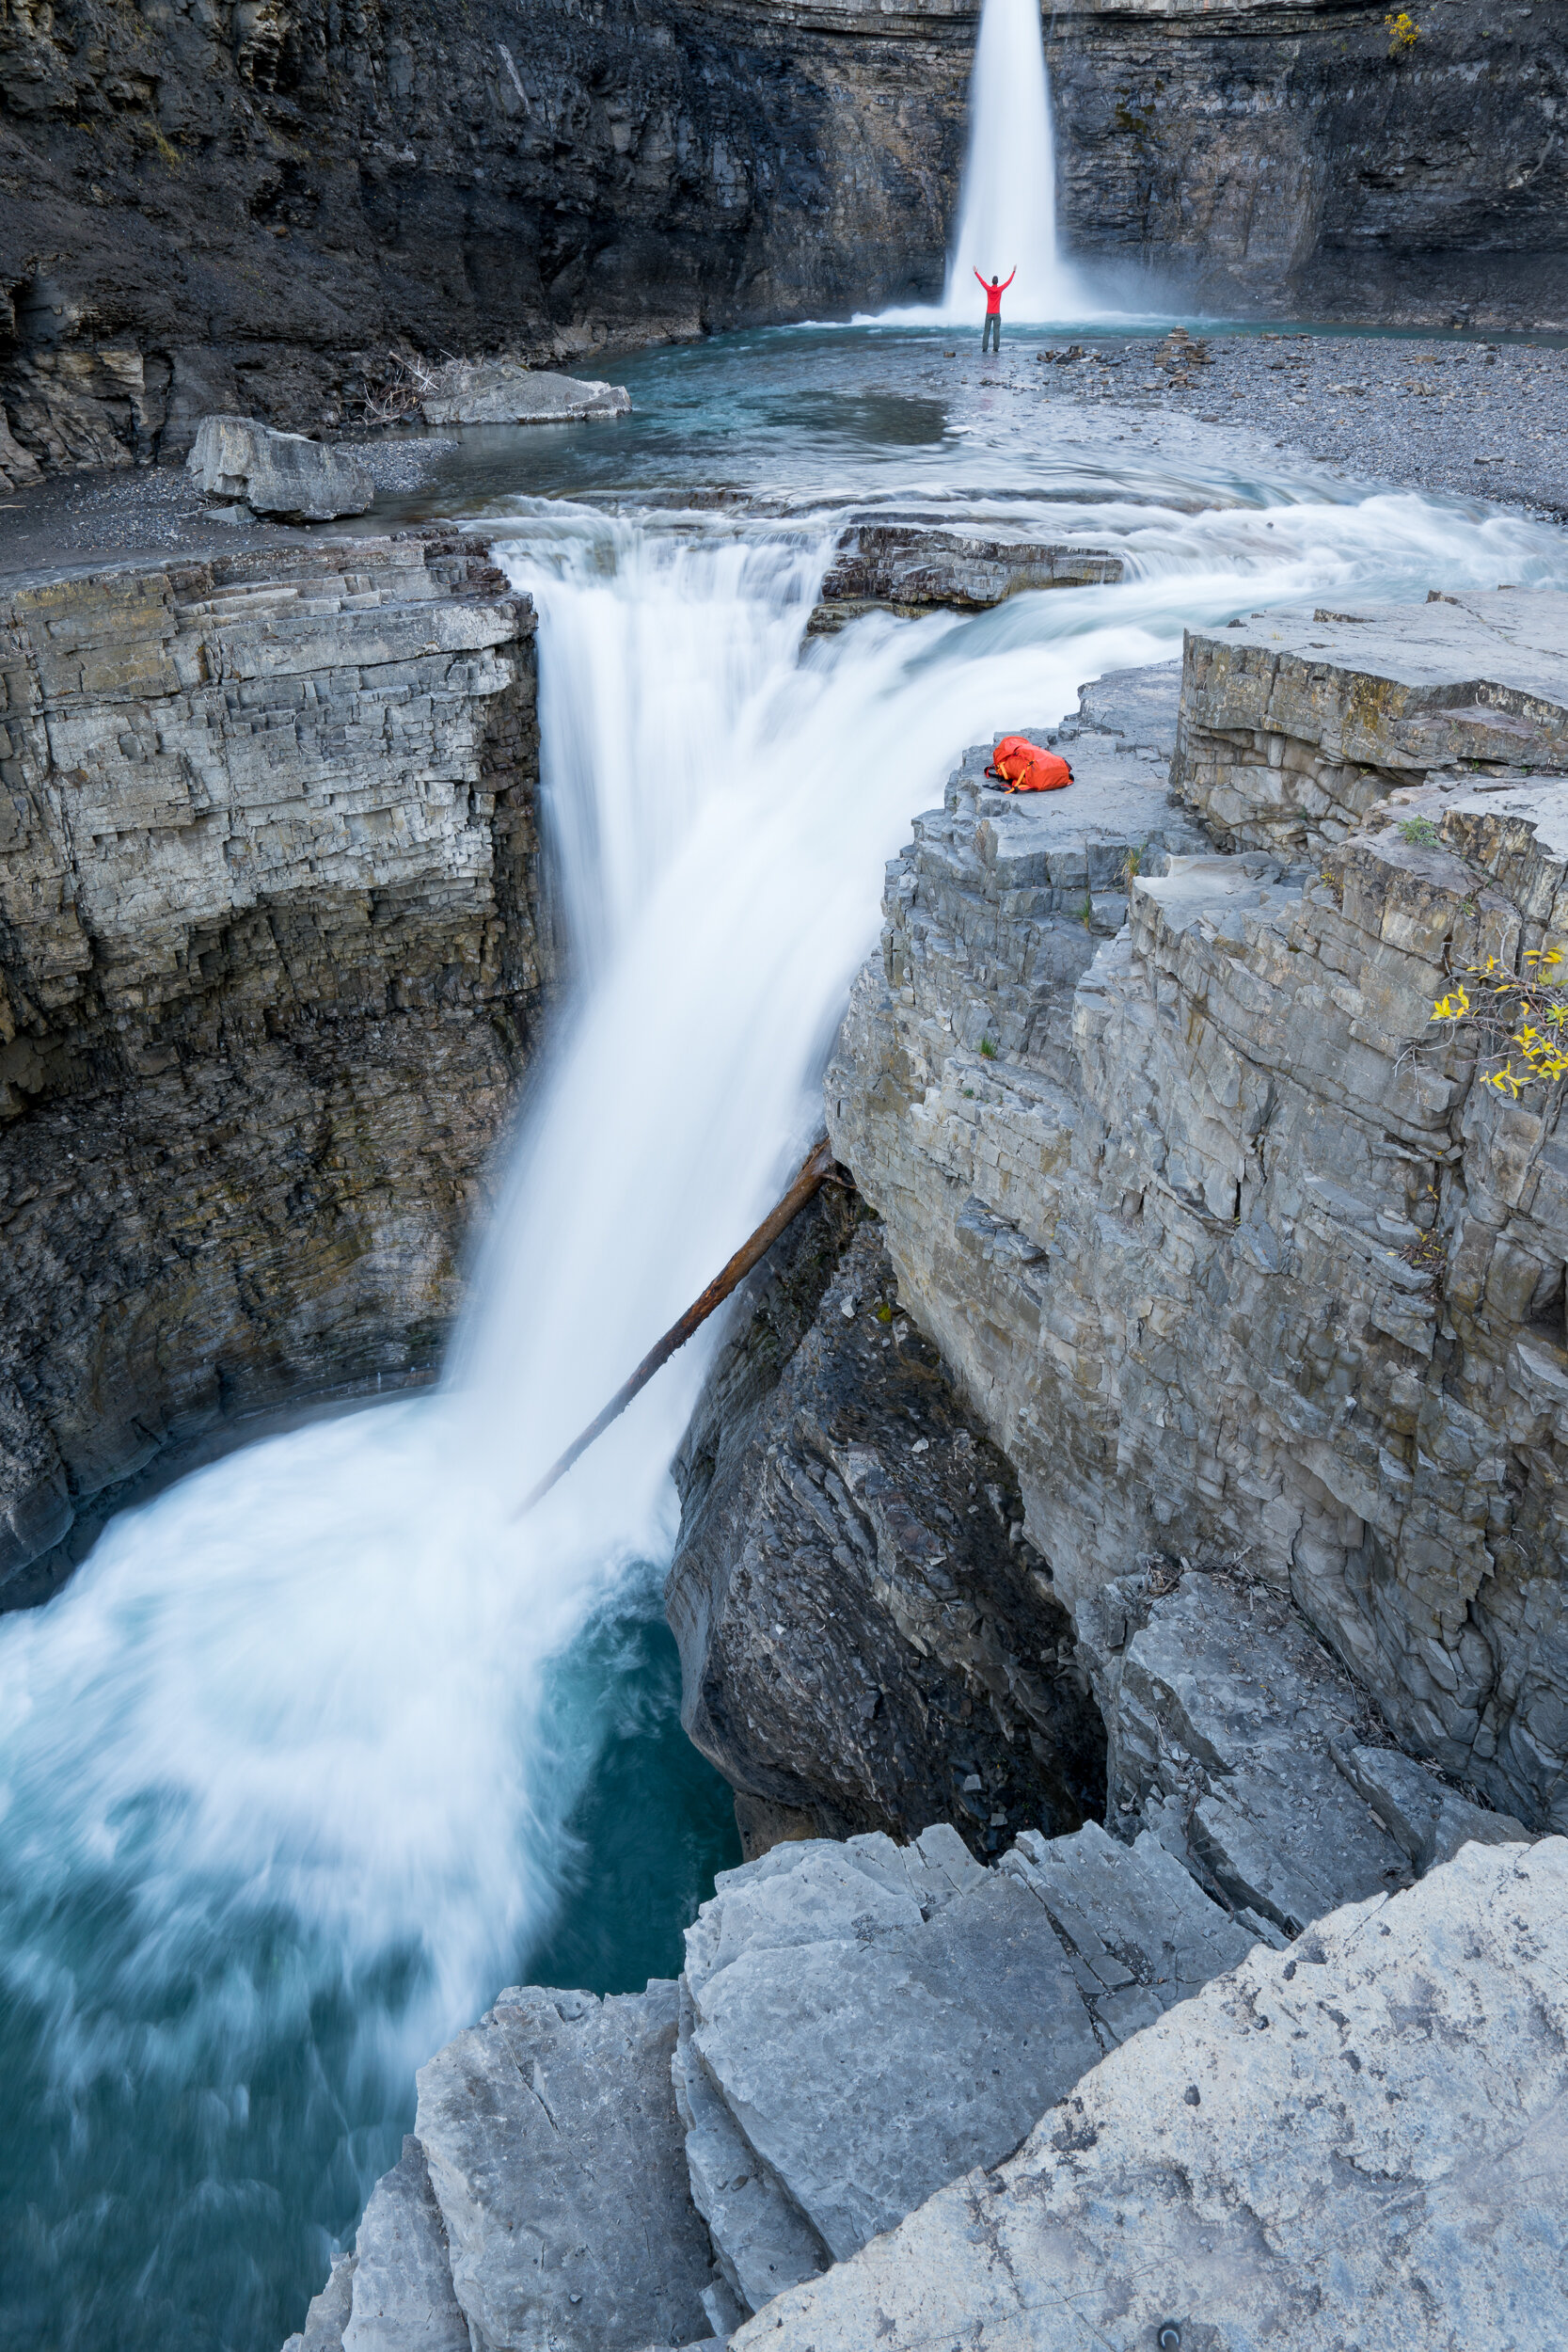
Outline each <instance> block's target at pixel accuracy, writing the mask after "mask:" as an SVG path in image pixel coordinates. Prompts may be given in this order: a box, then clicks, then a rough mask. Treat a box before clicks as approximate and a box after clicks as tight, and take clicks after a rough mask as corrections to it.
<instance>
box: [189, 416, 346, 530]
mask: <svg viewBox="0 0 1568 2352" xmlns="http://www.w3.org/2000/svg"><path fill="white" fill-rule="evenodd" d="M185 464H186V466H187V467H188V468H189V469H190V471H191V472H192V473H194V474H195V475H196V476H197V477H198V480H199V482H200V484H201V487H202V489H203V490H204V491H205V492H206V494H207V496H208V497H209V498H214V499H243V500H244V501H245V504H246V505H247V506H248V507H249V508H250V509H251V511H252V513H253V514H257V515H276V516H280V517H281V518H282V519H283V520H285V521H288V522H305V523H320V522H330V521H331V520H332V519H333V518H334V516H339V515H363V514H364V513H365V511H366V509H367V508H368V507H369V506H370V505H371V503H372V501H373V499H374V497H375V485H374V484H373V483H372V480H371V478H370V475H369V474H368V473H367V472H366V471H365V469H364V467H363V466H361V465H357V464H356V462H355V460H354V459H353V458H352V457H345V456H344V455H343V454H342V453H341V451H339V450H335V449H327V448H325V446H324V444H323V443H322V442H320V441H311V440H307V438H306V437H305V436H304V434H303V433H274V432H273V431H271V429H270V428H269V427H268V426H266V425H264V424H258V423H257V421H256V420H255V418H254V417H203V418H202V420H201V422H200V424H199V425H198V428H197V436H196V439H195V441H194V442H193V444H192V446H191V453H190V455H189V456H188V457H187V458H186V460H185Z"/></svg>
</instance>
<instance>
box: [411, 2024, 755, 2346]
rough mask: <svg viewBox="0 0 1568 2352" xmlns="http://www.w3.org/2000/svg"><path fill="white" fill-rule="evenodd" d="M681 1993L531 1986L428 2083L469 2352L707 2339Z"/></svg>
mask: <svg viewBox="0 0 1568 2352" xmlns="http://www.w3.org/2000/svg"><path fill="white" fill-rule="evenodd" d="M676 2016H677V1993H676V1988H675V1986H674V1985H673V1984H670V1983H661V1982H658V1981H657V1980H656V1981H655V1982H654V1983H652V1984H650V1985H649V1987H648V1989H647V1991H646V1992H645V1993H642V1994H630V1995H626V1996H612V1997H611V1998H610V1999H607V2000H604V2001H598V2000H595V1999H594V1997H593V1996H592V1995H591V1994H584V1993H559V1992H547V1991H544V1990H542V1989H539V1988H536V1987H531V1986H530V1987H525V1988H523V1989H521V1990H514V1991H512V1992H509V1993H505V1994H502V1995H501V1997H500V1998H499V2000H498V2001H497V2003H496V2005H495V2008H494V2009H493V2010H490V2011H489V2012H488V2013H487V2014H486V2016H485V2017H484V2018H483V2020H482V2021H481V2023H480V2024H479V2025H478V2026H474V2027H472V2028H471V2029H470V2030H469V2031H468V2032H467V2033H462V2034H459V2035H458V2037H457V2039H456V2040H455V2041H454V2042H450V2043H449V2044H448V2045H447V2047H446V2048H445V2049H444V2050H442V2051H440V2052H439V2053H438V2054H437V2055H436V2057H435V2058H432V2059H431V2061H430V2063H429V2065H428V2066H425V2067H422V2068H421V2069H420V2075H419V2090H420V2100H419V2113H418V2119H417V2122H416V2126H415V2128H416V2132H417V2134H418V2137H419V2139H420V2145H421V2147H422V2148H423V2150H424V2153H425V2160H426V2162H427V2164H428V2165H429V2168H430V2178H431V2183H432V2185H433V2186H434V2188H435V2191H436V2199H437V2201H438V2202H439V2204H440V2208H441V2215H442V2218H443V2220H444V2222H445V2224H446V2229H447V2236H448V2243H449V2246H450V2249H451V2276H452V2285H453V2288H454V2290H455V2292H456V2296H457V2300H458V2302H459V2304H460V2305H461V2307H462V2309H463V2312H464V2314H465V2316H466V2317H467V2322H468V2327H469V2329H470V2332H471V2336H472V2342H473V2347H474V2352H525V2347H526V2352H535V2348H536V2347H537V2352H544V2348H545V2347H546V2346H549V2347H552V2352H554V2348H556V2347H559V2348H560V2352H626V2346H627V2345H628V2344H642V2343H645V2342H657V2343H660V2344H689V2343H693V2342H695V2341H696V2340H698V2339H699V2338H701V2337H703V2336H705V2335H706V2334H708V2333H709V2332H710V2331H709V2327H708V2321H707V2316H706V2313H705V2311H704V2309H703V2303H702V2293H703V2290H704V2288H705V2287H706V2286H707V2285H709V2284H710V2283H711V2280H712V2275H713V2273H712V2262H711V2257H710V2253H709V2249H708V2242H707V2234H706V2232H705V2230H704V2228H703V2225H702V2222H701V2220H700V2219H699V2218H698V2216H697V2214H696V2212H695V2210H694V2208H693V2206H692V2203H691V2200H690V2196H689V2189H688V2184H687V2172H686V2162H685V2150H684V2145H683V2135H682V2132H681V2125H680V2119H679V2117H678V2115H677V2113H676V2109H675V2101H674V2092H673V2087H672V2083H671V2071H670V2070H671V2059H672V2057H673V2052H674V2046H675V2031H676Z"/></svg>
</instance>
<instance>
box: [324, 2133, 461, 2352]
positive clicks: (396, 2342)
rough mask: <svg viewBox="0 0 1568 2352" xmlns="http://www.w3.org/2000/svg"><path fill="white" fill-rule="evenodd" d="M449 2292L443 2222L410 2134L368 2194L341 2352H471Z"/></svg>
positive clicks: (419, 2150)
mask: <svg viewBox="0 0 1568 2352" xmlns="http://www.w3.org/2000/svg"><path fill="white" fill-rule="evenodd" d="M468 2347H469V2339H468V2323H467V2320H466V2319H465V2318H464V2316H463V2313H462V2312H461V2311H460V2310H459V2308H458V2302H457V2297H456V2296H455V2295H454V2294H453V2292H452V2284H451V2259H450V2257H449V2255H448V2251H447V2230H446V2224H445V2222H444V2221H443V2220H442V2218H441V2209H440V2207H439V2206H438V2205H437V2203H436V2195H435V2191H434V2190H433V2189H432V2187H431V2185H430V2172H429V2169H428V2168H427V2166H426V2164H425V2160H424V2151H423V2149H422V2148H421V2147H420V2143H419V2141H418V2140H417V2139H416V2138H415V2137H414V2135H413V2134H412V2132H410V2134H409V2135H408V2137H407V2138H406V2139H405V2140H404V2143H403V2156H402V2160H401V2161H400V2162H399V2163H397V2164H395V2165H394V2166H393V2168H392V2169H391V2171H390V2172H387V2173H384V2174H383V2175H382V2177H381V2179H380V2180H379V2181H378V2182H377V2183H376V2185H375V2187H374V2188H373V2189H372V2192H371V2201H370V2203H369V2204H368V2205H367V2206H366V2207H365V2212H364V2217H363V2219H362V2220H361V2221H360V2224H359V2233H358V2235H357V2237H356V2239H355V2241H354V2287H353V2307H352V2312H351V2315H350V2317H349V2319H348V2323H347V2325H346V2326H345V2327H344V2328H343V2331H342V2352H468Z"/></svg>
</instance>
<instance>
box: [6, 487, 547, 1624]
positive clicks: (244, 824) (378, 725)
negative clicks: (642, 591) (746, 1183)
mask: <svg viewBox="0 0 1568 2352" xmlns="http://www.w3.org/2000/svg"><path fill="white" fill-rule="evenodd" d="M532 634H533V616H532V612H531V608H530V607H529V605H528V602H527V599H526V598H522V597H519V596H515V594H514V593H513V591H512V589H511V588H510V586H509V585H508V583H507V581H506V580H505V579H504V578H503V577H502V575H501V574H500V573H499V572H498V571H496V570H495V569H494V568H493V567H492V566H491V565H490V564H489V562H488V559H487V556H486V553H485V551H484V549H483V546H482V545H476V544H475V543H474V542H472V541H471V540H464V541H457V540H451V539H444V538H442V537H441V536H440V534H438V533H428V534H416V535H413V536H410V537H407V538H403V539H398V540H391V541H388V540H384V539H383V540H374V539H359V540H355V541H352V542H341V543H339V544H338V545H336V546H334V545H332V544H331V543H325V544H323V545H321V546H318V547H312V548H297V549H296V548H286V549H282V550H277V549H273V550H268V551H266V552H264V553H255V554H249V555H236V556H232V557H228V558H221V559H216V560H214V561H210V562H185V563H179V564H165V565H160V564H126V565H123V566H121V567H119V568H118V569H111V570H108V571H103V572H98V573H89V574H87V575H83V576H79V577H71V576H63V577H62V576H48V575H46V576H39V577H34V578H29V579H26V580H20V581H15V582H13V583H11V584H10V585H9V586H8V588H7V589H6V591H5V593H4V596H3V597H0V696H3V701H0V726H3V730H4V732H3V738H0V741H3V748H4V759H3V764H0V1220H3V1222H4V1225H5V1232H6V1248H5V1251H4V1253H3V1256H0V1325H3V1327H4V1328H5V1331H6V1335H7V1344H6V1362H5V1366H4V1371H3V1374H0V1590H3V1591H4V1592H5V1594H6V1596H7V1597H9V1598H11V1599H15V1598H19V1597H25V1596H26V1595H27V1594H29V1593H32V1592H36V1591H38V1590H40V1589H46V1588H47V1587H46V1582H45V1584H43V1585H41V1586H40V1579H44V1580H47V1578H48V1577H50V1576H52V1575H53V1574H55V1572H56V1571H57V1570H58V1569H60V1568H61V1567H62V1566H63V1565H68V1564H69V1561H70V1559H71V1557H73V1556H75V1554H76V1551H77V1549H79V1548H80V1546H82V1545H83V1544H85V1543H86V1542H87V1541H89V1540H90V1537H91V1535H92V1534H93V1533H94V1531H95V1529H96V1526H97V1524H98V1521H99V1518H100V1517H101V1515H102V1512H103V1508H105V1507H106V1506H107V1504H108V1503H109V1502H110V1501H111V1499H112V1498H113V1497H114V1496H115V1495H120V1496H123V1494H124V1492H125V1489H124V1486H123V1484H122V1482H123V1481H124V1480H125V1479H126V1478H127V1477H128V1476H130V1475H132V1474H134V1473H136V1472H138V1471H140V1470H143V1469H144V1467H150V1466H152V1465H154V1464H155V1463H156V1461H157V1457H158V1456H159V1455H160V1454H163V1453H164V1452H165V1450H166V1449H167V1448H169V1447H170V1446H180V1445H184V1444H187V1443H189V1442H191V1441H194V1440H195V1439H196V1438H198V1437H200V1436H201V1435H202V1434H203V1433H205V1432H210V1431H212V1430H213V1428H214V1426H215V1424H216V1423H217V1422H219V1420H220V1419H221V1418H222V1417H224V1416H225V1415H227V1414H230V1413H233V1412H237V1411H245V1410H249V1409H253V1408H260V1407H262V1406H274V1405H279V1404H284V1403H292V1402H296V1401H299V1400H302V1399H304V1398H308V1397H309V1396H312V1395H321V1394H324V1393H330V1392H334V1391H353V1390H355V1389H358V1388H364V1387H366V1386H371V1387H373V1386H375V1385H376V1384H377V1382H378V1381H382V1382H384V1381H388V1380H391V1381H396V1380H400V1379H404V1378H407V1377H409V1376H410V1375H420V1374H422V1373H425V1372H427V1371H429V1370H430V1369H431V1368H433V1367H434V1364H435V1362H436V1358H437V1355H438V1352H439V1348H440V1345H441V1342H442V1338H443V1336H444V1333H445V1331H446V1328H447V1326H448V1323H449V1320H450V1318H451V1314H452V1313H453V1311H455V1307H456V1304H457V1297H458V1272H457V1263H458V1250H459V1248H460V1247H461V1240H462V1235H463V1232H464V1231H465V1229H466V1227H467V1225H468V1223H469V1222H470V1213H471V1208H472V1204H473V1200H474V1194H475V1187H476V1185H477V1184H479V1183H480V1181H481V1179H482V1175H483V1169H484V1168H485V1165H486V1162H487V1158H488V1155H489V1152H490V1147H491V1145H492V1143H493V1141H494V1139H495V1136H496V1135H497V1133H498V1130H499V1125H500V1122H501V1120H502V1118H503V1117H504V1115H505V1111H506V1107H507V1104H508V1102H509V1099H510V1093H511V1089H512V1086H513V1083H514V1081H515V1077H516V1075H517V1073H518V1072H519V1071H520V1069H521V1067H522V1065H523V1062H524V1060H525V1059H526V1056H527V1052H528V1049H529V1044H530V1041H531V1031H532V1027H533V1024H534V1020H535V1015H536V1011H537V1008H538V1005H539V1001H540V995H541V991H542V988H543V985H544V980H545V958H544V952H543V949H542V946H541V932H540V928H539V911H538V889H539V885H538V878H537V850H536V842H535V836H534V832H533V792H534V780H535V775H536V771H537V729H536V723H535V718H534V685H533V644H532ZM62 1545H63V1546H64V1547H65V1549H60V1548H61V1547H62ZM30 1563H36V1564H37V1565H36V1567H34V1568H33V1569H32V1570H31V1571H30V1574H29V1575H26V1576H24V1571H28V1570H29V1564H30Z"/></svg>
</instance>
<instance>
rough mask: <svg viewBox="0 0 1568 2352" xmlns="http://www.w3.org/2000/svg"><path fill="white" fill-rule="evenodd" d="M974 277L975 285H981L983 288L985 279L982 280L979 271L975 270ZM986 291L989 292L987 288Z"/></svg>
mask: <svg viewBox="0 0 1568 2352" xmlns="http://www.w3.org/2000/svg"><path fill="white" fill-rule="evenodd" d="M974 277H975V281H976V283H977V284H979V285H982V286H984V285H985V283H986V281H985V279H984V278H982V277H981V276H980V273H979V271H978V270H976V271H975V273H974ZM987 291H988V292H989V291H990V289H989V288H988V289H987Z"/></svg>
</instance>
